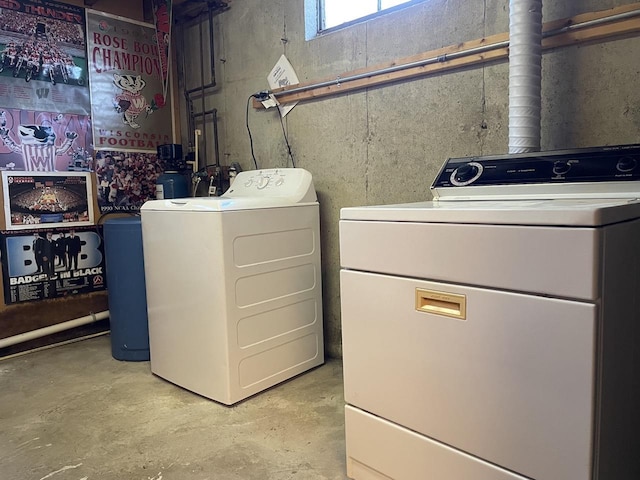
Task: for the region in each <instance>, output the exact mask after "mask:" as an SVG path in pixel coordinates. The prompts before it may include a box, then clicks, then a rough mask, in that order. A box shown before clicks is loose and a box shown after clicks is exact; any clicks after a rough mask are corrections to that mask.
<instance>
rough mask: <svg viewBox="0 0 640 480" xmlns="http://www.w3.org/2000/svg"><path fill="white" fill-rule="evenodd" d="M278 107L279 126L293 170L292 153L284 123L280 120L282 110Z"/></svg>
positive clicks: (294, 163) (294, 164)
mask: <svg viewBox="0 0 640 480" xmlns="http://www.w3.org/2000/svg"><path fill="white" fill-rule="evenodd" d="M277 107H278V116H279V117H280V125H282V135H283V136H284V141H285V143H286V144H287V151H288V152H289V157H291V165H292V166H293V168H296V162H295V160H294V159H293V153H291V145H289V139H288V138H287V132H286V130H285V128H284V121H283V120H282V110H280V105H277Z"/></svg>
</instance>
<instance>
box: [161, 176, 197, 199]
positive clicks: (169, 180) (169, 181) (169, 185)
mask: <svg viewBox="0 0 640 480" xmlns="http://www.w3.org/2000/svg"><path fill="white" fill-rule="evenodd" d="M188 189H189V186H188V182H187V177H186V176H185V175H183V174H182V173H178V172H176V171H166V172H164V173H163V174H162V175H160V176H159V177H158V180H156V199H158V200H163V199H165V198H185V197H188V196H189V192H188Z"/></svg>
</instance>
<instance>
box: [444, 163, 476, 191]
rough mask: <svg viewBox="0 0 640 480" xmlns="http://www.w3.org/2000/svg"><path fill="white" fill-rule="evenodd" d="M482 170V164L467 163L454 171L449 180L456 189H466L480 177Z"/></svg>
mask: <svg viewBox="0 0 640 480" xmlns="http://www.w3.org/2000/svg"><path fill="white" fill-rule="evenodd" d="M482 170H483V167H482V164H480V163H478V162H469V163H465V164H464V165H461V166H459V167H458V168H456V169H455V170H454V171H453V173H452V174H451V177H450V178H449V180H450V181H451V183H452V184H453V185H455V186H456V187H464V186H465V185H469V184H470V183H472V182H473V181H475V180H476V179H477V178H478V177H480V175H482Z"/></svg>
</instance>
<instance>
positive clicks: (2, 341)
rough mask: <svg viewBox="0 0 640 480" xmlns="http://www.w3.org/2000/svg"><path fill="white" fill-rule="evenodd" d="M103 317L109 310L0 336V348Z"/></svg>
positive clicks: (102, 318)
mask: <svg viewBox="0 0 640 480" xmlns="http://www.w3.org/2000/svg"><path fill="white" fill-rule="evenodd" d="M105 318H109V310H105V311H104V312H98V313H91V314H89V315H86V316H84V317H80V318H75V319H73V320H69V321H67V322H62V323H56V324H55V325H50V326H48V327H44V328H39V329H38V330H32V331H31V332H25V333H20V334H18V335H14V336H13V337H7V338H0V348H5V347H10V346H12V345H17V344H18V343H22V342H27V341H29V340H34V339H36V338H41V337H45V336H47V335H52V334H54V333H58V332H63V331H64V330H69V329H71V328H76V327H80V326H82V325H88V324H90V323H94V322H97V321H98V320H104V319H105Z"/></svg>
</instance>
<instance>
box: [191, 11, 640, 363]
mask: <svg viewBox="0 0 640 480" xmlns="http://www.w3.org/2000/svg"><path fill="white" fill-rule="evenodd" d="M629 3H633V2H625V1H615V0H599V1H596V0H569V1H564V2H558V1H547V2H545V5H544V10H543V18H544V21H545V22H548V21H551V20H557V19H561V18H565V17H570V16H574V15H577V14H580V13H587V12H592V11H597V10H605V9H608V8H613V7H616V6H620V5H624V4H629ZM303 4H304V0H252V1H248V0H234V1H232V2H230V7H231V8H230V9H229V10H227V11H226V12H224V13H222V14H220V15H218V16H216V17H215V19H214V23H215V29H216V33H215V36H216V48H217V52H216V54H215V60H214V61H215V66H216V72H217V73H216V76H217V86H216V88H215V89H214V91H213V93H212V94H211V95H209V96H208V97H207V99H206V103H207V107H206V108H215V109H217V110H218V116H219V128H220V152H221V162H222V164H223V165H229V164H230V163H231V162H239V163H240V165H241V166H242V168H243V169H245V170H248V169H252V168H254V167H253V161H252V158H251V153H250V144H249V137H248V135H247V129H246V126H245V108H246V104H247V98H248V97H249V95H251V94H252V93H255V92H258V91H260V90H264V89H266V88H268V86H267V80H266V76H267V74H268V73H269V71H270V70H271V68H272V67H273V66H274V64H275V63H276V61H277V60H278V58H279V57H280V55H281V54H283V53H284V54H285V55H286V56H287V58H288V59H289V61H290V62H291V64H292V65H293V67H294V69H295V71H296V73H297V75H298V77H299V78H300V81H301V82H310V81H314V80H324V79H326V78H327V77H337V76H338V75H340V74H341V73H343V72H347V71H351V70H355V69H358V68H363V67H367V66H372V65H377V64H381V63H385V62H391V61H393V60H395V59H398V58H402V57H407V56H410V55H414V54H418V53H422V52H426V51H430V50H434V49H437V48H440V47H444V46H448V45H455V44H458V43H460V42H464V41H469V40H475V39H479V38H482V37H484V36H488V35H493V34H498V33H502V32H506V31H508V25H509V19H508V14H509V12H508V4H509V2H508V0H485V1H476V2H470V1H468V0H428V1H425V2H423V3H420V4H418V5H415V6H412V7H409V8H406V9H404V10H402V11H399V12H396V13H393V14H389V15H384V16H381V17H379V18H377V19H374V20H372V21H369V22H367V23H361V24H357V25H354V26H351V27H348V28H345V29H343V30H340V31H337V32H334V33H331V34H327V35H325V36H322V37H320V38H316V39H313V40H310V41H305V31H304V25H305V17H304V10H303ZM192 47H193V46H191V47H190V46H187V48H188V49H190V48H192ZM638 58H640V38H639V37H637V36H634V37H631V38H625V39H617V40H610V41H607V42H604V43H597V44H591V45H578V46H574V47H570V48H561V49H558V50H555V51H552V52H545V53H544V54H543V72H542V73H543V85H542V91H543V99H542V105H543V111H542V139H541V145H542V149H543V150H549V149H558V148H573V147H587V146H596V145H614V144H626V143H640V89H638V88H637V86H638V79H639V75H640V64H638V62H637V59H638ZM507 117H508V64H507V62H506V61H505V62H498V63H493V64H485V65H482V66H477V67H469V68H465V69H463V70H458V71H454V72H451V73H443V74H438V75H434V76H431V77H426V78H422V79H418V80H411V81H406V82H400V83H397V84H394V85H392V86H385V87H379V88H375V89H369V90H365V91H361V92H358V93H352V94H346V95H342V96H336V97H331V98H327V99H324V100H318V101H313V102H304V103H300V104H298V105H297V106H296V107H295V108H294V109H293V111H292V112H291V113H290V114H289V115H288V116H287V117H286V120H285V126H286V129H287V132H288V135H289V141H290V144H291V148H292V151H293V154H294V156H295V160H296V165H297V166H299V167H303V168H305V169H307V170H309V171H310V172H311V173H312V174H313V177H314V183H315V186H316V189H317V191H318V197H319V201H320V209H321V228H322V257H323V259H322V266H323V272H322V273H323V283H324V287H323V289H324V322H325V336H326V338H325V344H326V350H327V353H328V354H329V355H332V356H340V355H341V320H340V284H339V268H340V257H339V238H338V220H339V214H340V209H341V208H342V207H348V206H355V205H373V204H391V203H400V202H417V201H424V200H429V199H430V194H429V186H430V184H431V181H432V180H433V178H434V176H435V174H436V172H437V170H438V169H439V167H440V166H441V164H442V163H443V162H444V160H445V159H447V158H449V157H458V156H468V155H483V154H487V155H488V154H500V153H506V152H507V150H508V149H507V141H508V131H507V127H508V118H507ZM249 123H250V128H251V132H252V134H253V139H254V150H255V155H256V159H257V162H258V166H259V167H260V168H273V167H284V166H288V165H289V166H290V163H289V160H288V156H287V149H286V146H285V143H284V140H283V135H282V129H281V125H280V121H279V119H278V116H277V112H276V111H275V110H273V109H271V110H266V111H265V110H254V109H253V108H251V109H250V111H249ZM185 143H187V142H186V141H185ZM523 274H526V272H523Z"/></svg>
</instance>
